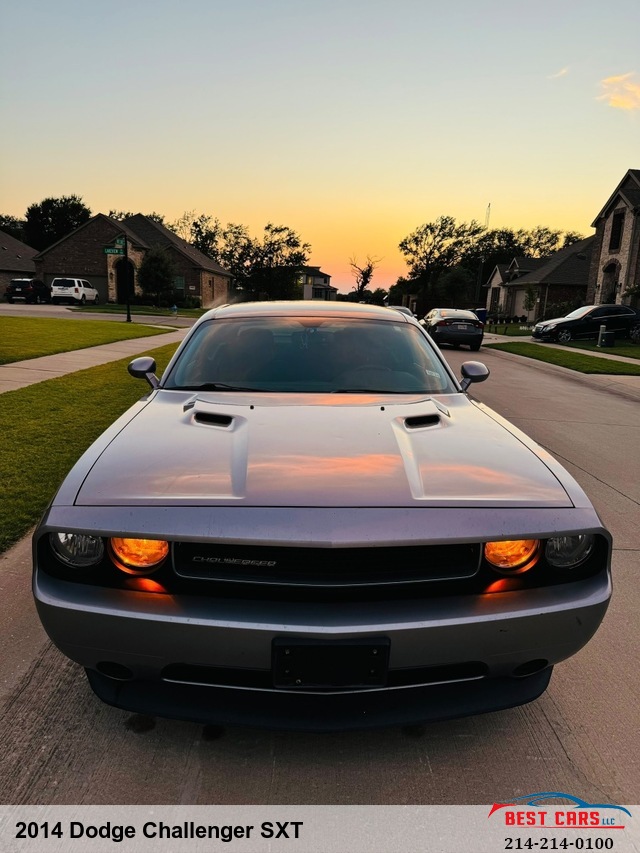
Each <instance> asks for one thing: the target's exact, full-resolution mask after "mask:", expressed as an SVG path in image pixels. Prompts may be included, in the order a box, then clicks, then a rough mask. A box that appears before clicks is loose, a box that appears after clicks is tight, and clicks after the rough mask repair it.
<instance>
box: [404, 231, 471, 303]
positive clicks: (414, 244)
mask: <svg viewBox="0 0 640 853" xmlns="http://www.w3.org/2000/svg"><path fill="white" fill-rule="evenodd" d="M483 231H484V228H483V227H482V225H480V223H479V222H476V221H475V220H471V222H469V223H467V222H460V223H458V222H456V220H455V219H454V218H453V216H440V217H438V219H436V220H435V221H434V222H426V223H425V224H424V225H421V226H420V227H419V228H417V229H416V230H415V231H413V232H412V233H411V234H409V236H408V237H405V238H404V240H402V241H401V242H400V244H399V249H400V251H401V252H402V254H403V255H404V256H405V258H406V261H407V264H408V265H409V278H410V280H412V281H413V282H414V285H415V290H414V292H417V293H418V294H419V296H420V299H419V306H418V310H419V313H421V312H422V311H425V310H426V308H427V307H428V303H429V299H430V296H432V295H433V292H434V290H435V287H436V284H437V282H438V278H439V276H440V274H441V273H442V272H443V271H444V270H446V269H449V268H451V267H454V266H456V265H458V264H459V263H460V262H461V261H462V259H463V258H464V256H465V254H466V253H467V252H468V251H469V249H470V247H471V246H472V245H473V243H474V241H475V240H476V239H477V238H478V237H479V236H480V234H482V233H483Z"/></svg>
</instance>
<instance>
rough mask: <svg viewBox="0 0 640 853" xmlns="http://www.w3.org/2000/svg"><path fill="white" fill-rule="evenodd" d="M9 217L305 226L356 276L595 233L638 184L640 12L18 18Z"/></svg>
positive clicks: (8, 13) (4, 54)
mask: <svg viewBox="0 0 640 853" xmlns="http://www.w3.org/2000/svg"><path fill="white" fill-rule="evenodd" d="M0 21H1V24H0V26H1V27H2V45H3V48H2V51H1V52H0V54H1V55H0V73H1V81H2V90H1V116H2V128H3V132H2V135H1V139H0V170H1V171H0V213H2V214H8V215H14V216H23V215H24V213H25V211H26V208H27V206H28V205H29V204H32V203H33V202H38V201H41V200H42V199H43V198H46V197H48V196H60V195H70V194H73V193H75V194H77V195H80V196H81V197H82V198H83V200H84V202H85V204H87V205H88V206H89V207H90V208H91V210H92V212H93V213H107V212H108V211H109V209H112V208H115V209H122V210H130V211H132V212H142V213H150V212H152V211H157V212H158V213H162V214H164V216H165V219H166V221H169V222H170V221H172V220H175V219H177V218H178V217H179V216H180V215H181V214H183V213H184V212H185V211H195V212H196V214H200V213H207V214H211V215H212V216H217V217H218V218H219V219H220V220H221V221H222V222H223V223H227V222H241V223H244V224H246V225H248V226H249V228H250V230H251V232H252V233H253V234H254V235H256V236H257V235H258V234H259V232H261V230H262V228H263V226H264V225H265V224H266V223H267V222H274V223H275V224H282V225H288V226H290V227H291V228H293V229H294V230H295V231H297V232H298V233H299V234H300V236H301V237H302V239H303V240H304V241H306V242H308V243H310V244H311V246H312V254H311V258H310V263H312V264H316V265H321V266H322V269H323V270H324V271H326V272H327V273H329V274H331V275H332V284H335V285H336V286H338V287H339V288H340V289H341V290H345V291H347V290H349V289H351V287H352V286H353V279H352V278H351V275H350V270H349V260H350V258H352V257H353V258H355V259H356V260H357V261H359V262H364V261H365V260H366V258H367V256H371V257H374V258H376V259H379V264H378V268H377V269H376V272H375V274H374V278H373V282H372V285H373V287H374V288H375V287H388V286H389V285H391V284H393V283H394V282H395V280H396V279H397V277H398V276H399V275H402V274H404V273H405V272H406V265H405V263H404V261H403V258H402V256H401V255H400V253H399V251H398V248H397V247H398V243H399V241H400V240H401V239H402V238H403V237H405V236H407V235H408V234H409V233H410V232H411V231H413V230H414V229H415V228H417V227H418V226H419V225H421V224H423V223H424V222H428V221H431V220H433V219H435V218H436V217H438V216H440V215H443V214H447V215H451V216H454V217H455V218H456V219H458V220H461V221H468V220H470V219H476V220H479V221H480V222H481V223H484V222H485V217H486V214H487V208H488V205H489V204H490V205H491V215H490V220H489V225H490V227H492V228H494V227H495V228H498V227H513V228H519V227H524V228H530V227H533V226H535V225H539V224H540V225H547V226H550V227H553V228H560V229H563V230H577V231H580V232H582V233H583V234H585V235H587V234H591V233H593V232H592V229H591V228H590V224H591V222H592V221H593V219H594V217H595V216H596V214H597V213H598V212H599V210H600V208H601V207H602V206H603V204H604V203H605V201H606V200H607V198H608V197H609V195H610V194H611V192H613V190H614V189H615V187H616V185H617V184H618V182H619V181H620V180H621V178H622V177H623V175H624V173H625V172H626V171H627V169H629V168H640V47H639V44H638V33H639V32H640V2H639V0H617V2H616V3H614V4H612V3H602V2H593V1H592V0H553V1H552V2H549V0H536V2H519V0H485V2H482V3H481V2H478V0H449V2H432V0H339V2H338V0H316V2H310V0H225V2H221V0H181V2H168V0H112V2H110V3H108V4H106V3H97V2H94V0H55V2H51V0H21V2H20V3H18V2H15V0H2V15H1V17H0Z"/></svg>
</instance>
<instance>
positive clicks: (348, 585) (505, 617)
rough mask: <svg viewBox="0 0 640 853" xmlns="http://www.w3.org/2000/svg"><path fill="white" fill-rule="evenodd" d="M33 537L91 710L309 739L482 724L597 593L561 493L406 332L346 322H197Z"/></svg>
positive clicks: (577, 524) (535, 451) (536, 679)
mask: <svg viewBox="0 0 640 853" xmlns="http://www.w3.org/2000/svg"><path fill="white" fill-rule="evenodd" d="M129 371H130V373H132V375H134V376H138V377H146V379H147V381H148V382H149V384H150V385H151V391H150V392H149V393H148V394H147V396H145V397H144V398H143V399H142V400H140V402H138V403H137V404H136V405H135V406H133V407H132V408H131V409H130V410H129V411H128V412H127V413H126V414H124V415H123V416H122V417H121V418H120V419H119V420H117V421H116V422H115V423H114V424H113V425H112V426H111V427H110V428H109V429H108V430H107V431H106V432H105V433H104V434H103V435H102V436H101V437H100V438H99V439H98V440H97V441H96V442H95V443H94V444H93V445H92V447H90V448H89V450H88V451H87V452H86V453H85V454H84V455H83V456H82V457H81V458H80V460H79V461H78V462H77V463H76V465H75V467H74V468H73V469H72V471H71V473H70V474H69V475H68V477H67V479H66V480H65V481H64V483H63V485H62V487H61V488H60V490H59V492H58V494H57V495H56V497H55V498H54V500H53V502H52V503H51V505H50V507H49V509H48V510H47V512H46V513H45V516H44V518H43V519H42V522H41V524H40V526H39V527H38V529H37V530H36V532H35V535H34V544H33V553H34V563H35V568H34V579H33V589H34V594H35V600H36V604H37V608H38V612H39V614H40V618H41V620H42V622H43V625H44V626H45V628H46V630H47V632H48V634H49V636H50V637H51V639H52V640H53V642H54V643H55V644H56V645H57V646H58V648H59V649H60V650H61V651H62V652H63V653H64V654H65V655H67V656H68V657H69V658H71V659H72V660H74V661H76V662H77V663H79V664H80V665H81V666H83V667H85V668H86V671H87V675H88V677H89V681H90V683H91V686H92V687H93V689H94V691H95V692H96V693H97V694H98V696H99V697H100V698H101V699H103V700H104V701H106V702H108V703H110V704H112V705H115V706H117V707H120V708H126V709H130V710H133V711H138V712H141V713H150V714H160V715H164V716H168V717H175V718H182V719H187V720H194V721H199V722H203V723H205V722H206V723H218V724H225V723H226V724H235V725H239V724H249V725H263V726H269V727H278V728H302V729H309V730H324V729H346V728H355V727H367V726H380V725H391V724H407V723H413V722H419V721H428V720H436V719H445V718H448V717H455V716H461V715H466V714H475V713H480V712H483V711H489V710H496V709H500V708H508V707H511V706H514V705H518V704H521V703H524V702H528V701H530V700H532V699H535V698H536V697H537V696H539V695H540V694H541V693H542V692H543V691H544V690H545V688H546V686H547V684H548V682H549V678H550V675H551V671H552V668H553V666H554V664H556V663H558V662H560V661H562V660H564V659H566V658H568V657H570V656H571V655H573V654H575V653H576V652H577V651H578V650H579V649H581V648H582V647H583V646H584V645H585V643H587V642H588V640H589V639H590V638H591V637H592V635H593V634H594V632H595V631H596V629H597V628H598V625H599V624H600V622H601V620H602V618H603V616H604V613H605V611H606V608H607V605H608V602H609V598H610V594H611V575H610V554H611V537H610V535H609V533H608V532H607V530H606V529H605V528H604V527H603V526H602V523H601V521H600V519H599V518H598V516H597V514H596V512H595V510H594V509H593V507H592V506H591V504H590V502H589V500H588V499H587V497H586V495H585V494H584V492H583V491H582V489H581V488H580V487H579V486H578V485H577V483H576V482H575V481H574V480H573V478H572V477H570V476H569V474H567V472H566V471H565V470H564V469H563V468H562V467H561V466H560V465H559V464H558V463H557V462H556V461H555V460H554V459H553V458H552V457H551V456H550V455H549V454H548V453H547V452H546V451H544V450H543V449H542V448H540V447H539V446H538V445H536V444H535V442H533V441H532V440H531V439H529V438H528V437H527V436H526V435H524V434H523V433H521V432H520V431H519V430H517V429H516V428H515V427H513V426H512V425H511V424H509V423H508V422H507V421H505V420H504V419H503V418H501V417H500V416H498V415H497V414H496V413H495V412H493V411H491V410H490V409H488V408H487V407H486V406H484V405H481V404H480V403H478V402H477V401H475V400H473V399H472V398H471V397H470V396H469V395H468V394H467V393H466V390H467V388H468V386H469V384H470V383H471V382H478V381H481V380H483V379H485V378H486V377H487V375H488V370H487V369H486V367H484V365H482V364H480V363H478V362H473V361H471V362H467V363H465V364H464V365H463V367H462V375H463V379H462V382H461V383H459V382H458V381H457V380H456V378H455V376H454V375H453V373H452V372H451V370H450V368H449V367H448V365H447V364H446V362H445V361H444V360H443V358H442V355H441V354H440V352H439V351H438V349H437V348H436V347H435V346H434V345H433V344H432V342H431V341H430V340H429V337H428V336H427V335H426V334H425V332H424V331H423V329H422V328H421V327H420V325H419V324H418V323H417V322H416V321H415V320H414V319H413V318H411V317H409V316H407V315H406V314H404V313H401V312H399V311H394V310H389V309H386V308H376V307H373V306H366V305H354V304H349V303H321V304H318V303H312V302H302V301H301V302H291V303H282V302H281V303H278V302H266V303H255V304H251V303H246V304H237V305H232V306H224V307H221V308H217V309H214V310H212V311H210V312H208V313H207V314H205V315H204V316H203V317H202V318H201V319H200V320H199V321H198V322H197V323H196V324H195V325H194V327H193V328H192V329H191V331H190V332H189V334H188V335H187V337H186V338H185V340H184V341H183V343H182V344H181V346H180V347H179V349H178V351H177V353H176V355H175V356H174V357H173V359H172V360H171V362H170V364H169V365H168V367H167V369H166V370H165V372H164V374H163V376H162V378H161V380H158V379H157V378H156V376H155V364H154V362H153V360H152V359H150V358H140V359H137V360H136V361H134V362H132V364H131V365H130V366H129Z"/></svg>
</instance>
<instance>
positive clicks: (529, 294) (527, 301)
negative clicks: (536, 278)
mask: <svg viewBox="0 0 640 853" xmlns="http://www.w3.org/2000/svg"><path fill="white" fill-rule="evenodd" d="M537 304H538V291H537V290H536V288H535V287H534V286H533V285H532V284H529V285H527V289H526V290H525V292H524V302H523V303H522V307H523V308H524V310H525V311H526V312H527V314H528V313H529V311H533V309H534V308H535V307H536V305H537Z"/></svg>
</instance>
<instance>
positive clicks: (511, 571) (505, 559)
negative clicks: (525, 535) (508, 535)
mask: <svg viewBox="0 0 640 853" xmlns="http://www.w3.org/2000/svg"><path fill="white" fill-rule="evenodd" d="M539 547H540V542H539V541H538V539H513V540H508V541H505V542H486V543H485V546H484V556H485V559H486V560H487V562H488V563H491V565H492V566H493V568H494V569H496V570H497V571H499V572H502V573H503V574H507V575H519V574H521V573H522V572H526V571H527V569H530V568H532V566H535V564H536V563H537V562H538V557H539V554H538V550H539Z"/></svg>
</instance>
